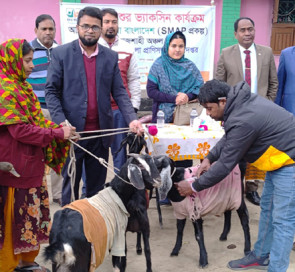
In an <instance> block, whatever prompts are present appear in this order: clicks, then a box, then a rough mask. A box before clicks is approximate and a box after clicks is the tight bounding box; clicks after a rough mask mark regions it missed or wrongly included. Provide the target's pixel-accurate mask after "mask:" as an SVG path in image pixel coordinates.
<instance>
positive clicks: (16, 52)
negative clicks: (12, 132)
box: [0, 39, 69, 173]
mask: <svg viewBox="0 0 295 272" xmlns="http://www.w3.org/2000/svg"><path fill="white" fill-rule="evenodd" d="M23 43H24V40H21V39H10V40H8V41H6V42H4V43H2V44H1V45H0V126H7V125H14V124H19V123H27V124H31V125H34V126H39V127H41V128H52V129H54V128H59V127H60V126H59V125H57V124H55V123H53V122H51V121H49V120H47V119H45V118H44V115H43V113H42V111H41V106H40V103H39V101H38V98H37V97H36V95H35V94H34V92H33V89H32V86H31V85H30V84H29V83H28V82H27V81H26V75H25V70H24V67H23V54H22V48H23ZM68 150H69V142H67V141H63V140H53V141H52V142H51V143H50V144H49V145H48V146H47V147H46V148H45V163H46V164H47V165H48V166H50V167H51V168H53V169H54V170H55V171H56V172H57V173H60V172H61V169H62V167H63V165H64V163H65V161H66V157H67V153H68Z"/></svg>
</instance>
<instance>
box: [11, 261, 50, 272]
mask: <svg viewBox="0 0 295 272" xmlns="http://www.w3.org/2000/svg"><path fill="white" fill-rule="evenodd" d="M35 270H37V271H40V272H50V270H49V269H47V268H45V267H43V266H41V265H39V264H37V263H35V264H32V265H27V266H22V267H16V268H15V269H14V272H34V271H35Z"/></svg>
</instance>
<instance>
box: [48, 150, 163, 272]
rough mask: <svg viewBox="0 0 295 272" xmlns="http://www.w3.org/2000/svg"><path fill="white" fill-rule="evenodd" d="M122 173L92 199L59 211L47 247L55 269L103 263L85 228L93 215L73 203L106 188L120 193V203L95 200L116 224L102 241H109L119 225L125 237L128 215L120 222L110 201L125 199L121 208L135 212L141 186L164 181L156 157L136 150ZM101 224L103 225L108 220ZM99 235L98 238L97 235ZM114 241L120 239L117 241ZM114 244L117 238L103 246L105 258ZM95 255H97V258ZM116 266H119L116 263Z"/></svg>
mask: <svg viewBox="0 0 295 272" xmlns="http://www.w3.org/2000/svg"><path fill="white" fill-rule="evenodd" d="M130 155H131V154H130ZM118 175H119V177H117V176H115V177H114V178H113V180H112V181H111V182H110V183H109V186H108V187H107V188H105V189H104V190H102V191H100V192H99V193H98V194H97V195H95V196H93V197H91V198H89V199H84V200H83V199H82V200H77V201H75V202H72V203H71V204H70V206H66V207H65V208H64V209H63V210H60V211H57V212H56V213H55V215H54V219H53V225H52V229H51V232H50V236H49V246H48V247H46V249H45V252H44V257H45V259H46V260H51V261H52V269H53V272H57V271H63V272H66V271H69V272H70V271H71V272H88V271H91V269H94V267H97V266H98V265H99V263H98V260H97V259H98V258H97V253H98V251H96V252H95V255H93V251H92V248H93V247H94V248H95V249H96V247H95V246H93V244H94V243H91V242H92V241H89V240H88V239H89V237H88V236H87V234H86V231H87V230H85V224H84V223H85V222H86V221H90V218H88V217H86V218H85V214H84V211H83V213H82V214H81V213H80V212H78V211H77V209H76V210H73V209H72V207H73V206H74V207H76V208H77V207H78V208H79V207H80V206H83V205H85V201H86V202H89V203H91V204H93V203H94V201H97V200H98V199H99V198H100V196H104V194H105V193H106V191H107V192H109V191H110V192H112V194H113V195H114V194H115V195H117V199H116V201H115V202H116V203H110V200H109V198H105V200H106V201H108V202H109V203H107V205H105V206H106V207H107V208H106V209H101V208H99V207H101V206H103V204H95V205H96V206H95V209H97V208H99V212H100V214H101V216H102V217H103V219H104V221H105V225H106V226H108V225H110V224H111V226H112V228H108V227H107V228H106V229H107V231H108V232H107V234H105V235H104V236H103V237H102V240H101V241H99V242H102V243H103V242H104V243H105V242H106V240H108V239H109V236H110V235H109V234H110V229H112V230H113V233H111V234H112V235H114V236H115V235H117V234H118V229H120V230H121V234H122V232H123V236H124V241H125V231H126V227H127V215H126V221H125V219H124V220H123V221H124V223H123V222H122V220H121V221H120V222H117V217H118V216H117V213H115V214H114V212H113V211H112V209H110V208H109V205H112V206H114V204H115V205H116V204H117V205H119V204H120V202H121V204H123V205H121V206H120V207H119V208H118V209H120V210H123V211H124V210H125V208H126V209H127V211H128V212H131V213H132V207H133V205H132V201H133V197H134V194H135V193H136V192H138V190H143V189H144V188H148V189H151V188H153V187H158V186H159V185H160V182H161V181H160V174H159V171H158V169H157V167H156V165H155V162H154V160H153V158H152V157H151V156H149V155H136V154H132V155H131V157H130V158H128V160H127V162H126V163H125V164H124V165H123V166H122V168H121V170H120V172H119V174H118ZM97 205H98V206H99V207H98V206H97ZM122 206H123V207H122ZM123 213H124V212H123ZM82 215H83V216H82ZM107 218H108V219H107ZM109 218H113V219H114V222H109ZM124 218H125V217H124ZM88 219H89V220H88ZM100 225H101V226H102V225H104V223H102V224H100ZM101 231H102V230H101V229H100V228H99V226H97V229H96V233H95V234H96V235H95V236H98V235H99V234H100V232H101ZM86 236H87V238H86ZM105 236H107V237H105ZM95 239H98V238H97V237H95ZM121 239H122V235H121V237H120V240H121ZM121 241H122V240H121ZM114 242H115V243H117V242H116V241H114ZM112 244H113V240H110V239H109V240H108V243H107V245H106V246H105V247H103V248H105V249H106V250H105V251H104V250H102V252H101V253H102V254H103V256H102V258H101V259H103V257H104V254H105V252H108V251H109V249H112ZM122 249H123V253H122ZM111 253H112V252H111ZM116 254H117V253H116V252H114V255H116ZM124 255H125V243H124V246H123V248H122V247H121V250H120V254H119V256H124ZM94 256H95V257H96V258H95V261H94ZM101 261H102V260H101ZM93 263H94V264H93ZM114 269H116V270H118V268H116V267H115V268H114ZM93 271H94V270H93ZM120 271H125V268H124V270H121V269H120Z"/></svg>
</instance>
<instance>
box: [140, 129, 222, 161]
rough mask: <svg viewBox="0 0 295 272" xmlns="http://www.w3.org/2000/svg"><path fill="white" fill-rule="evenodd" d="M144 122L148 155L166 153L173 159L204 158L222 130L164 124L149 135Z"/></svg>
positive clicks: (219, 136) (219, 137)
mask: <svg viewBox="0 0 295 272" xmlns="http://www.w3.org/2000/svg"><path fill="white" fill-rule="evenodd" d="M149 125H152V124H146V125H145V126H144V127H145V130H146V133H145V140H146V142H147V146H148V149H149V153H150V155H166V156H169V157H170V158H171V159H172V160H174V161H181V160H194V159H204V158H205V157H206V156H207V154H208V153H209V150H210V149H211V148H212V147H213V146H215V145H216V143H217V142H218V141H219V140H220V139H221V138H222V136H223V134H224V130H223V129H222V128H221V127H220V129H219V130H214V131H210V130H208V131H196V130H194V129H193V128H192V127H190V126H176V125H172V124H164V127H163V128H158V133H157V135H155V136H151V135H149V133H148V126H149Z"/></svg>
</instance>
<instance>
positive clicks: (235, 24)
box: [234, 17, 255, 32]
mask: <svg viewBox="0 0 295 272" xmlns="http://www.w3.org/2000/svg"><path fill="white" fill-rule="evenodd" d="M241 20H249V21H250V22H251V23H252V25H253V26H255V24H254V21H253V20H252V19H251V18H249V17H240V18H239V19H237V20H236V21H235V23H234V29H235V32H237V31H238V25H239V22H240V21H241Z"/></svg>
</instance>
